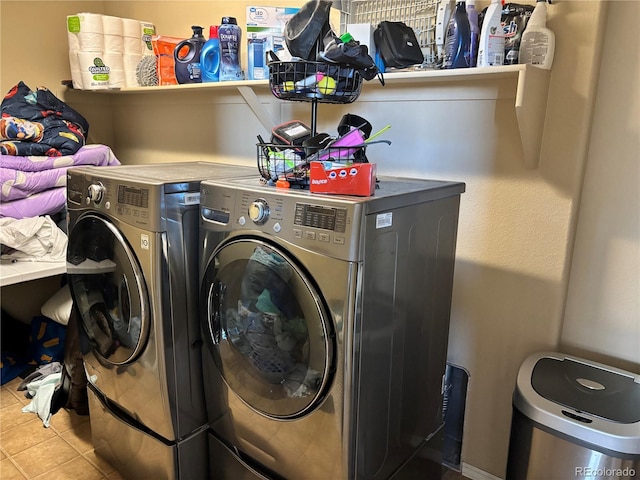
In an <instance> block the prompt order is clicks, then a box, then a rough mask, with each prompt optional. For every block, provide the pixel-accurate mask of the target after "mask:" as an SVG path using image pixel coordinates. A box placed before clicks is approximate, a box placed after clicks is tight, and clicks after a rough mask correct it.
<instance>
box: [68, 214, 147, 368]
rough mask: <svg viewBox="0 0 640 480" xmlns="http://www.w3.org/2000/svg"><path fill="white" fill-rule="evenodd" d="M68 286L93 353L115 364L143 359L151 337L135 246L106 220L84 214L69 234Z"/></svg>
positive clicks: (145, 292)
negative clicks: (133, 247) (144, 348)
mask: <svg viewBox="0 0 640 480" xmlns="http://www.w3.org/2000/svg"><path fill="white" fill-rule="evenodd" d="M67 274H68V277H69V286H70V288H71V293H72V296H73V299H74V302H75V305H76V307H77V308H78V312H79V313H80V317H81V322H80V323H81V325H82V329H83V332H84V333H85V334H86V336H87V339H88V341H89V344H90V346H91V349H92V350H93V352H94V353H95V354H96V355H97V356H98V357H99V358H101V359H103V360H104V361H106V362H108V363H111V364H113V365H124V364H127V363H129V362H131V361H133V360H135V358H136V357H137V356H138V355H139V353H140V352H141V350H142V348H143V347H144V344H145V342H146V339H147V337H148V333H149V323H150V318H149V303H148V296H147V287H146V285H145V282H144V277H143V275H142V270H141V269H140V265H139V263H138V261H137V260H136V258H135V255H134V253H133V251H132V250H131V247H130V246H129V244H128V243H127V241H126V240H125V238H124V237H123V235H122V233H121V232H120V231H119V230H118V229H117V227H116V226H115V225H114V224H113V223H111V222H109V221H108V220H106V219H104V218H102V217H100V216H97V215H94V214H86V215H83V216H82V217H80V218H79V219H78V221H77V222H76V224H75V225H74V226H73V228H72V229H71V231H70V232H69V243H68V248H67Z"/></svg>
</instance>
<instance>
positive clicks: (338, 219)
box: [293, 203, 347, 233]
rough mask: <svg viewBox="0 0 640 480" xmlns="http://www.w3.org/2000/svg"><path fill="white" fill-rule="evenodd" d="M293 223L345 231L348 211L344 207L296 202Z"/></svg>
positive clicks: (333, 230)
mask: <svg viewBox="0 0 640 480" xmlns="http://www.w3.org/2000/svg"><path fill="white" fill-rule="evenodd" d="M293 223H294V224H296V225H301V226H303V227H314V228H320V229H322V230H331V231H332V232H340V233H344V231H345V229H346V224H347V211H346V210H345V209H343V208H329V207H321V206H318V205H308V204H304V203H298V204H296V214H295V218H294V222H293Z"/></svg>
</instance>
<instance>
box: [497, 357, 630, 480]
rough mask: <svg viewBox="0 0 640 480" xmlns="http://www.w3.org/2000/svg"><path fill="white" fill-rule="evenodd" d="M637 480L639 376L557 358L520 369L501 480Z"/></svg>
mask: <svg viewBox="0 0 640 480" xmlns="http://www.w3.org/2000/svg"><path fill="white" fill-rule="evenodd" d="M570 478H588V479H596V478H597V479H616V480H621V479H623V480H626V479H634V478H640V375H638V374H634V373H631V372H626V371H624V370H620V369H616V368H613V367H608V366H606V365H602V364H599V363H595V362H590V361H588V360H584V359H580V358H577V357H571V356H568V355H563V354H560V353H549V352H543V353H537V354H534V355H531V356H530V357H529V358H527V359H526V360H525V362H524V363H523V364H522V366H521V368H520V371H519V373H518V379H517V384H516V388H515V392H514V394H513V418H512V423H511V440H510V444H509V460H508V464H507V476H506V480H556V479H557V480H567V479H570Z"/></svg>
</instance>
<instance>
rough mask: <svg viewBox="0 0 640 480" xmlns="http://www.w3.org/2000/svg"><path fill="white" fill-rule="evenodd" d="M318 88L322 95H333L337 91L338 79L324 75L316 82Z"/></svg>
mask: <svg viewBox="0 0 640 480" xmlns="http://www.w3.org/2000/svg"><path fill="white" fill-rule="evenodd" d="M316 89H317V90H318V93H321V94H322V95H333V94H334V92H335V91H336V81H335V80H334V79H333V77H326V76H325V77H322V78H321V79H320V81H319V82H318V83H317V84H316Z"/></svg>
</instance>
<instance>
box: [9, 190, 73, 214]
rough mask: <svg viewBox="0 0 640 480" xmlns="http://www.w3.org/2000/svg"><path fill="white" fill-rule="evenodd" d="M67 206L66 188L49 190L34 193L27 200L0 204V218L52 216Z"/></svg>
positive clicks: (22, 199)
mask: <svg viewBox="0 0 640 480" xmlns="http://www.w3.org/2000/svg"><path fill="white" fill-rule="evenodd" d="M66 205H67V188H66V187H57V188H50V189H49V190H45V191H44V192H40V193H34V194H33V195H29V196H28V197H27V198H21V199H19V200H13V201H11V202H0V217H11V218H28V217H37V216H38V215H53V214H54V213H58V212H61V211H62V210H64V208H65V206H66Z"/></svg>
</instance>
